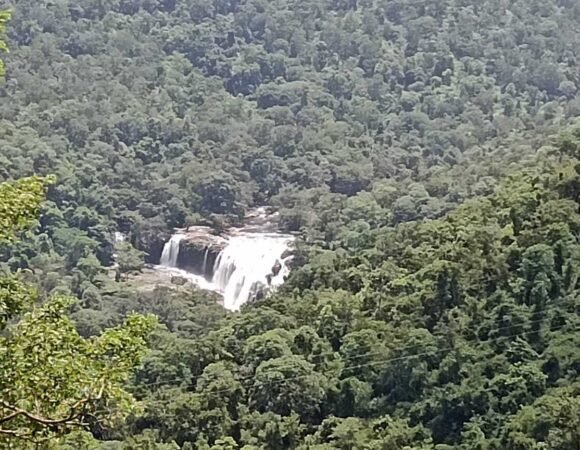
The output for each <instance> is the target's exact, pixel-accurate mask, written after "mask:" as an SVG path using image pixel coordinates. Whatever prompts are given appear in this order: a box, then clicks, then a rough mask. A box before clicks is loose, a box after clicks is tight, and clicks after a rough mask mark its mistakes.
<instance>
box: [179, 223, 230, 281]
mask: <svg viewBox="0 0 580 450" xmlns="http://www.w3.org/2000/svg"><path fill="white" fill-rule="evenodd" d="M226 244H227V240H226V239H225V238H223V237H221V236H218V235H215V234H213V233H212V230H211V228H209V227H190V228H188V229H187V231H186V232H185V237H184V238H183V240H182V241H181V243H180V248H179V257H178V258H177V267H179V268H180V269H183V270H187V271H189V272H192V273H196V274H198V275H202V276H204V277H205V278H206V279H207V280H211V278H212V277H213V268H214V265H215V262H216V259H217V257H218V255H219V254H220V252H221V251H222V250H223V249H224V247H225V246H226Z"/></svg>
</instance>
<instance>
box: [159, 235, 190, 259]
mask: <svg viewBox="0 0 580 450" xmlns="http://www.w3.org/2000/svg"><path fill="white" fill-rule="evenodd" d="M184 237H185V235H184V234H174V235H173V236H171V239H169V241H168V242H166V243H165V245H164V246H163V253H162V254H161V261H160V264H161V265H162V266H164V267H177V257H178V256H179V245H180V243H181V241H182V240H183V238H184Z"/></svg>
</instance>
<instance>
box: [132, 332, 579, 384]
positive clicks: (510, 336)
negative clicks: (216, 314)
mask: <svg viewBox="0 0 580 450" xmlns="http://www.w3.org/2000/svg"><path fill="white" fill-rule="evenodd" d="M537 322H540V321H533V322H528V324H531V323H537ZM568 325H569V324H564V325H561V326H559V327H555V328H553V329H551V330H550V331H556V330H559V329H561V328H564V327H566V326H568ZM515 327H516V326H515V325H514V326H511V327H503V328H498V329H496V331H499V330H501V329H509V328H515ZM578 330H580V328H578ZM578 330H575V331H578ZM540 332H542V330H533V331H527V332H523V333H518V334H514V335H509V336H500V337H497V338H493V339H486V340H478V341H476V342H477V343H489V342H497V341H501V340H503V339H509V338H514V337H521V336H526V335H529V334H537V333H540ZM472 342H473V341H472ZM420 346H424V344H423V345H415V346H409V347H403V348H400V349H399V350H405V349H412V348H416V347H420ZM455 349H456V348H455V347H447V348H443V349H436V350H432V351H428V352H423V353H417V354H415V355H405V356H399V357H394V358H388V359H384V360H378V361H372V362H369V363H365V364H358V365H351V366H345V367H343V368H341V369H340V370H341V371H342V372H344V371H347V370H353V369H360V368H365V367H372V366H374V365H377V364H378V365H382V364H386V363H389V362H395V361H403V360H406V359H411V358H417V357H420V356H428V355H433V354H438V353H443V352H450V351H453V350H455ZM334 354H336V353H332V355H334ZM378 354H382V352H369V353H367V354H366V355H359V356H358V357H359V358H362V357H364V356H371V355H378ZM353 359H354V358H353ZM286 368H287V369H291V368H292V367H291V366H287V367H286ZM279 369H280V370H284V367H280V368H279ZM315 373H318V374H327V373H328V374H329V371H319V372H315ZM304 376H310V375H300V376H297V377H290V378H284V379H282V380H275V381H273V382H272V383H273V384H277V383H278V382H286V381H293V380H295V379H300V378H303V377H304ZM253 378H255V375H250V376H247V377H241V378H237V379H236V381H238V382H243V381H247V380H251V379H253ZM188 380H189V379H188V378H185V377H181V378H176V379H174V380H171V381H188ZM166 383H167V382H166ZM272 383H270V384H272ZM157 384H159V383H149V384H140V385H137V386H136V387H146V386H154V385H157ZM175 387H176V386H175ZM229 391H231V389H228V390H223V391H220V390H218V391H212V392H211V393H212V394H220V393H225V392H229Z"/></svg>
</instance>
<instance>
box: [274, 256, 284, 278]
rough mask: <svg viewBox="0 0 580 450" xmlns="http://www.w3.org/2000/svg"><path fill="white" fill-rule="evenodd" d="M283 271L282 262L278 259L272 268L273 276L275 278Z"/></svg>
mask: <svg viewBox="0 0 580 450" xmlns="http://www.w3.org/2000/svg"><path fill="white" fill-rule="evenodd" d="M281 270H282V264H281V263H280V260H279V259H277V260H276V263H275V264H274V266H273V267H272V275H274V276H275V277H276V276H278V274H279V273H280V271H281Z"/></svg>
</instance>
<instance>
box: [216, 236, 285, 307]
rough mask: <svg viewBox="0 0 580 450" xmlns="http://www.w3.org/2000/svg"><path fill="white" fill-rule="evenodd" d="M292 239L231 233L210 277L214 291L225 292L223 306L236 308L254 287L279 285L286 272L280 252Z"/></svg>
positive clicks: (283, 250)
mask: <svg viewBox="0 0 580 450" xmlns="http://www.w3.org/2000/svg"><path fill="white" fill-rule="evenodd" d="M291 242H292V237H290V236H284V235H279V234H264V233H241V234H238V235H234V236H231V237H230V239H229V242H228V245H227V246H226V247H225V248H224V249H223V250H222V252H221V253H220V255H219V256H218V258H217V260H216V262H215V266H214V276H213V280H212V284H213V285H214V286H215V289H216V291H218V292H219V293H221V294H222V295H223V296H224V307H225V308H226V309H229V310H232V311H236V310H238V309H240V307H241V306H242V305H243V304H244V303H246V302H247V301H248V300H250V298H251V297H252V294H253V293H255V291H256V288H259V287H265V288H273V287H276V286H279V285H281V284H282V283H283V282H284V277H285V276H286V275H288V273H289V269H288V267H287V264H286V263H287V261H285V260H282V255H283V253H284V252H285V251H286V250H288V248H289V246H290V243H291ZM260 285H261V286H260Z"/></svg>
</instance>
